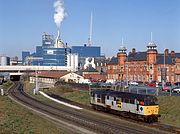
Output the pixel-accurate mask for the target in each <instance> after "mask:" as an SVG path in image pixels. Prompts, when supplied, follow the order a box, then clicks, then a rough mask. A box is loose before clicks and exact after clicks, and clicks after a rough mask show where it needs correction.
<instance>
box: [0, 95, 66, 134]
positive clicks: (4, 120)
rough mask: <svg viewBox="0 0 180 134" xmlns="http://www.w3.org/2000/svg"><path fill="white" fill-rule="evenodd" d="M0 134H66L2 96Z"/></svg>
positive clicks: (0, 99)
mask: <svg viewBox="0 0 180 134" xmlns="http://www.w3.org/2000/svg"><path fill="white" fill-rule="evenodd" d="M0 133H4V134H12V133H15V134H16V133H17V134H61V133H66V132H65V131H64V130H62V129H60V128H59V127H57V126H56V125H53V123H52V122H50V121H48V120H46V119H44V118H42V117H40V116H39V115H36V114H34V113H33V112H31V111H29V110H27V109H26V108H24V107H22V106H20V105H18V104H16V103H14V102H13V101H11V100H10V99H9V98H8V97H7V96H4V97H0Z"/></svg>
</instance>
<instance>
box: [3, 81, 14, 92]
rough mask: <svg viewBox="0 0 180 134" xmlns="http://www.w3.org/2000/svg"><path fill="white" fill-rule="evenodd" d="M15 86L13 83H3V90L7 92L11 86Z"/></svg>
mask: <svg viewBox="0 0 180 134" xmlns="http://www.w3.org/2000/svg"><path fill="white" fill-rule="evenodd" d="M12 85H13V82H12V81H7V82H6V83H3V85H2V88H3V89H4V90H5V91H7V90H8V89H9V88H10V87H11V86H12Z"/></svg>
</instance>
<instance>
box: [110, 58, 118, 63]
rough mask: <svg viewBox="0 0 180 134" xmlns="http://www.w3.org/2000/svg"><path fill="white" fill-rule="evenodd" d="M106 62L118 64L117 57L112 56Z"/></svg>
mask: <svg viewBox="0 0 180 134" xmlns="http://www.w3.org/2000/svg"><path fill="white" fill-rule="evenodd" d="M108 64H113V65H114V64H118V59H117V57H112V58H111V60H110V61H109V63H108Z"/></svg>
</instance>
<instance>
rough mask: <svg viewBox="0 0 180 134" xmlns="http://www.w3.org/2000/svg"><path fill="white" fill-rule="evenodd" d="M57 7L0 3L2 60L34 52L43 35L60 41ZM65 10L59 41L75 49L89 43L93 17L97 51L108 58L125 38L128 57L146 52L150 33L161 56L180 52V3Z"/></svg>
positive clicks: (146, 0)
mask: <svg viewBox="0 0 180 134" xmlns="http://www.w3.org/2000/svg"><path fill="white" fill-rule="evenodd" d="M54 1H55V0H0V54H6V55H8V56H16V55H17V56H21V52H22V51H24V50H28V51H31V52H33V51H35V46H37V45H41V36H42V33H43V32H47V33H49V34H54V35H56V33H57V28H56V25H55V23H54V19H53V14H54V8H53V2H54ZM64 6H65V10H66V12H67V14H68V16H67V17H66V18H65V20H64V21H63V22H62V25H61V28H60V30H61V31H60V32H61V38H62V39H63V41H64V42H67V43H68V44H69V45H71V46H74V45H83V44H84V43H87V38H88V36H89V23H90V13H91V11H93V37H92V40H93V45H96V46H101V48H102V49H101V50H102V53H104V54H105V55H106V56H114V55H116V54H117V52H118V49H119V47H120V46H121V38H122V37H123V38H124V43H125V44H126V47H127V49H128V51H130V50H131V49H132V48H133V47H135V48H136V49H137V51H145V50H146V46H147V43H148V42H149V41H150V33H151V32H153V39H154V41H155V42H156V44H157V46H158V51H160V52H162V51H163V50H164V48H169V49H170V50H175V52H180V1H179V0H64Z"/></svg>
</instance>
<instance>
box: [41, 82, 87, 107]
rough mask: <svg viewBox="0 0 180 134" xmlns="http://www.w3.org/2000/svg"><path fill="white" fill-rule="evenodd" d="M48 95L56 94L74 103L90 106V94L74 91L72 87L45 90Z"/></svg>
mask: <svg viewBox="0 0 180 134" xmlns="http://www.w3.org/2000/svg"><path fill="white" fill-rule="evenodd" d="M44 92H46V93H54V94H56V95H60V96H63V97H64V98H67V99H70V100H72V101H75V102H78V103H81V104H85V105H89V102H90V100H89V93H88V92H87V91H80V90H76V89H73V88H72V87H70V86H67V85H65V86H60V87H53V88H51V89H44Z"/></svg>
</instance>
